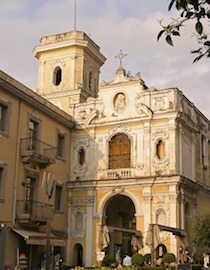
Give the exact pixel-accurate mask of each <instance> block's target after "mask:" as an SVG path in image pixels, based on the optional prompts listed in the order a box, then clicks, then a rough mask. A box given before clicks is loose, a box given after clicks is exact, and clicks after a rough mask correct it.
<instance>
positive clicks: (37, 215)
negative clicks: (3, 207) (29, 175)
mask: <svg viewBox="0 0 210 270" xmlns="http://www.w3.org/2000/svg"><path fill="white" fill-rule="evenodd" d="M16 213H17V218H18V219H19V220H21V219H28V220H34V221H36V222H37V221H41V222H43V221H47V220H50V219H52V217H53V205H51V204H48V203H43V202H39V201H32V200H18V201H17V208H16Z"/></svg>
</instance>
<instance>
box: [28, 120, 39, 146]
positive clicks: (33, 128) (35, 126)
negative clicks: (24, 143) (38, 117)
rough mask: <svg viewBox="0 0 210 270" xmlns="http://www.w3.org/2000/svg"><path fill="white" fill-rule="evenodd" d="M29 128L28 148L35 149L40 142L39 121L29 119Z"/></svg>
mask: <svg viewBox="0 0 210 270" xmlns="http://www.w3.org/2000/svg"><path fill="white" fill-rule="evenodd" d="M28 128H29V131H28V132H29V134H28V150H34V151H35V150H36V147H37V144H38V141H37V139H38V132H39V123H38V122H37V121H35V120H33V119H29V123H28Z"/></svg>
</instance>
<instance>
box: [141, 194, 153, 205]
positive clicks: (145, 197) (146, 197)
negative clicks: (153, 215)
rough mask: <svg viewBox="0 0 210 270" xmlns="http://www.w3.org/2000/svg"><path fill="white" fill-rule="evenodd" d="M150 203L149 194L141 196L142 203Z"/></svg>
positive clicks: (150, 197)
mask: <svg viewBox="0 0 210 270" xmlns="http://www.w3.org/2000/svg"><path fill="white" fill-rule="evenodd" d="M151 201H152V195H151V194H144V195H143V202H144V203H150V202H151Z"/></svg>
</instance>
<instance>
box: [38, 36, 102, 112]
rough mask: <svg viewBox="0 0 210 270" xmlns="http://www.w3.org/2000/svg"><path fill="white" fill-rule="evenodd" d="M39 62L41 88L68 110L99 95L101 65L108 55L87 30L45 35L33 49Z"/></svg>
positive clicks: (47, 97)
mask: <svg viewBox="0 0 210 270" xmlns="http://www.w3.org/2000/svg"><path fill="white" fill-rule="evenodd" d="M33 54H34V56H35V57H36V58H37V59H38V60H39V63H38V90H37V92H38V93H39V94H40V95H42V96H43V97H44V98H46V99H48V100H50V101H51V102H52V103H53V104H55V105H57V106H58V107H60V108H61V109H63V110H64V111H65V112H67V113H69V107H70V105H73V104H78V103H82V102H85V101H86V100H87V98H88V97H97V94H98V86H99V73H100V67H101V66H102V65H103V64H104V62H105V61H106V58H105V57H104V56H103V55H102V54H101V53H100V48H99V46H97V45H96V44H95V42H94V41H93V40H91V39H90V38H89V37H88V36H87V35H86V34H85V33H84V32H80V31H72V32H67V33H63V34H58V35H52V36H46V37H42V38H41V40H40V44H39V45H38V46H37V47H35V49H34V50H33Z"/></svg>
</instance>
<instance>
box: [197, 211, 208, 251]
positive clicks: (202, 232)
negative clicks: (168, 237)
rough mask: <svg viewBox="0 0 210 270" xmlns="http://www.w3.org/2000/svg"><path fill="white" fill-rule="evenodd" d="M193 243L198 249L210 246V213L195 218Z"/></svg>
mask: <svg viewBox="0 0 210 270" xmlns="http://www.w3.org/2000/svg"><path fill="white" fill-rule="evenodd" d="M193 241H194V243H195V244H196V246H197V247H205V246H210V212H209V213H207V214H205V215H200V216H197V217H195V219H194V221H193Z"/></svg>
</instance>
